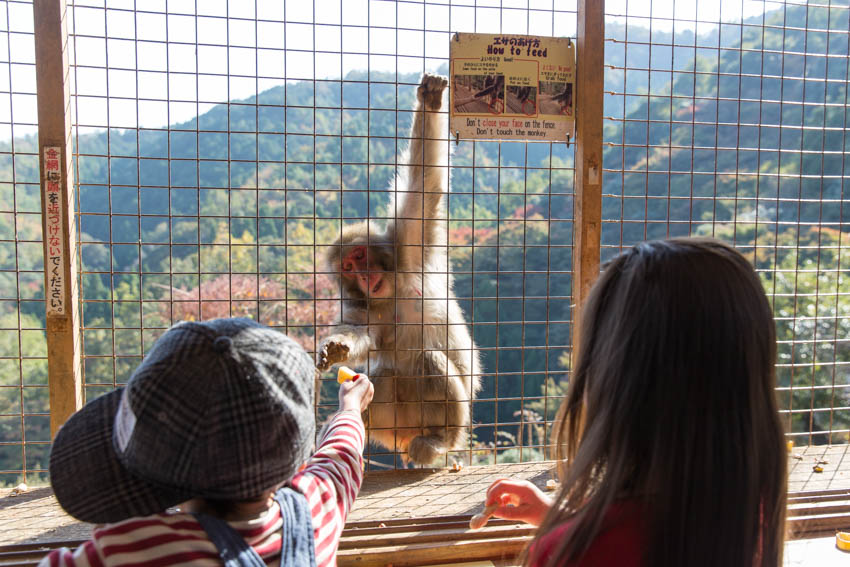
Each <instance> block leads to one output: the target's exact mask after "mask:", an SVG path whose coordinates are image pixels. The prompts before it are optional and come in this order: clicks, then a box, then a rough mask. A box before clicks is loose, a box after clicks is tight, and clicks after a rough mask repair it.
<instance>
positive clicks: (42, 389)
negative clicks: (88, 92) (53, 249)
mask: <svg viewBox="0 0 850 567" xmlns="http://www.w3.org/2000/svg"><path fill="white" fill-rule="evenodd" d="M38 171H39V170H38V138H37V112H36V88H35V49H34V39H33V14H32V4H30V3H27V2H14V1H13V2H2V3H0V486H5V485H12V486H14V485H15V484H17V483H18V482H20V480H21V479H22V478H24V477H26V478H27V479H28V480H30V481H38V480H41V481H44V480H46V470H45V469H46V468H47V455H48V451H49V448H50V445H49V443H50V415H49V407H48V403H47V397H48V396H47V343H46V340H45V335H44V328H45V323H44V271H43V270H44V265H43V260H42V257H43V254H42V242H41V238H42V236H41V233H42V230H41V199H40V191H39V173H38Z"/></svg>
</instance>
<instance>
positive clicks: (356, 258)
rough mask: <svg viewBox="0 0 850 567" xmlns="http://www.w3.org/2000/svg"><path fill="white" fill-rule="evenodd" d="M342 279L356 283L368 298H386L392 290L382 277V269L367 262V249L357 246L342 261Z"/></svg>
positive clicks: (373, 263)
mask: <svg viewBox="0 0 850 567" xmlns="http://www.w3.org/2000/svg"><path fill="white" fill-rule="evenodd" d="M342 277H344V278H346V279H349V280H354V281H356V282H357V287H358V288H360V291H362V292H363V295H366V296H368V297H388V296H389V295H390V293H391V292H392V290H391V289H390V286H389V284H388V282H387V280H386V278H385V277H384V268H383V267H382V266H380V265H379V264H378V263H376V262H372V261H370V260H369V248H368V247H366V246H357V247H355V248H352V249H351V251H349V253H348V254H347V255H346V256H345V257H344V258H343V259H342Z"/></svg>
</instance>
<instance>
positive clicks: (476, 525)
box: [469, 504, 498, 530]
mask: <svg viewBox="0 0 850 567" xmlns="http://www.w3.org/2000/svg"><path fill="white" fill-rule="evenodd" d="M496 508H498V506H497V505H495V504H490V505H489V506H485V507H484V509H483V510H482V511H481V512H479V513H477V514H475V515H474V516H472V517H471V518H470V519H469V528H470V529H473V530H479V529H481V528H483V527H484V524H486V523H487V520H489V519H490V517H491V516H492V515H493V512H495V511H496Z"/></svg>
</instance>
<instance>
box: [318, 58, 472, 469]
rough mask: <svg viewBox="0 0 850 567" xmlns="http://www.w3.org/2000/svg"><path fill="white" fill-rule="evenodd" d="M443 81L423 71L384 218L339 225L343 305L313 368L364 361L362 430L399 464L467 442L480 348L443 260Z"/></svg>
mask: <svg viewBox="0 0 850 567" xmlns="http://www.w3.org/2000/svg"><path fill="white" fill-rule="evenodd" d="M447 86H448V81H447V80H446V79H445V78H444V77H440V76H436V75H429V74H425V75H424V76H423V77H422V80H421V82H420V84H419V86H418V88H417V103H416V108H415V111H414V117H413V124H412V126H411V131H410V141H409V144H408V148H407V150H406V152H405V153H404V154H403V155H402V157H401V159H400V161H399V164H401V165H400V168H399V171H398V173H397V181H396V183H397V187H398V190H397V193H396V197H395V198H394V199H393V200H392V202H391V203H390V205H389V210H388V213H387V215H386V216H387V217H388V220H387V222H386V226H385V227H383V228H382V227H381V226H379V225H378V223H377V222H375V221H374V220H364V221H362V222H360V223H358V224H355V225H350V226H346V227H344V228H343V229H342V233H341V236H340V237H339V238H338V239H337V241H336V242H335V243H334V244H333V245H331V246H330V247H329V248H328V249H327V253H326V254H325V255H324V263H325V266H326V269H327V271H328V272H329V273H330V274H332V278H334V280H335V283H336V284H337V285H340V287H341V290H342V309H341V313H340V316H339V321H338V323H337V326H336V327H334V329H333V331H332V334H331V336H328V337H327V338H325V339H324V340H323V341H322V342H321V344H320V346H319V348H318V351H317V353H316V366H317V368H319V370H323V371H324V370H327V369H328V368H330V367H331V366H333V365H334V364H339V363H346V364H348V365H363V364H364V363H368V365H367V368H368V373H369V376H370V378H371V379H372V381H373V383H374V386H375V396H374V398H373V400H372V404H371V405H370V407H369V408H368V409H367V410H366V412H365V413H364V422H365V423H366V425H367V428H368V430H369V433H370V438H371V439H372V440H373V441H375V442H377V443H378V444H379V445H382V446H384V447H386V448H387V449H390V450H392V451H395V452H398V453H399V454H401V458H402V462H403V464H404V465H405V466H407V465H408V463H410V462H412V463H414V464H416V465H427V464H431V463H433V462H434V461H435V460H436V459H437V458H438V457H440V456H441V455H444V454H446V453H447V452H448V451H450V450H454V449H462V448H464V447H465V446H466V445H467V439H466V429H467V428H468V427H469V425H470V421H471V405H472V403H471V402H472V399H474V397H475V395H476V393H477V392H478V390H479V389H480V375H481V367H480V361H479V354H478V349H477V347H476V345H475V343H474V341H473V339H472V337H471V335H470V333H469V330H468V329H467V325H466V320H465V318H464V315H463V312H462V310H461V307H460V305H459V304H458V302H457V299H456V297H455V295H454V292H453V291H452V285H453V278H452V274H451V271H450V270H449V261H448V246H447V240H446V220H445V217H446V210H445V204H444V203H443V195H444V194H445V193H446V192H447V191H448V163H447V156H448V145H447V128H446V120H445V117H444V116H441V115H440V114H439V112H438V111H439V110H440V108H441V106H442V99H443V91H444V90H445V89H446V87H447Z"/></svg>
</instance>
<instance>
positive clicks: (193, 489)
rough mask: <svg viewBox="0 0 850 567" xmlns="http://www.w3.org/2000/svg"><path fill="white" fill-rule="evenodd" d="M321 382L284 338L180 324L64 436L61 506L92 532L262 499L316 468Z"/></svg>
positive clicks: (56, 446)
mask: <svg viewBox="0 0 850 567" xmlns="http://www.w3.org/2000/svg"><path fill="white" fill-rule="evenodd" d="M314 383H315V368H314V366H313V361H312V359H311V358H310V357H309V356H308V355H307V353H306V352H305V351H304V349H302V348H301V346H299V345H298V344H297V343H296V342H295V341H293V340H292V339H290V338H289V337H287V336H286V335H284V334H282V333H279V332H277V331H274V330H272V329H269V328H267V327H264V326H262V325H259V324H257V323H255V322H254V321H251V320H250V319H216V320H213V321H206V322H198V323H195V322H184V323H179V324H177V325H175V326H173V327H171V328H170V329H169V330H168V331H167V332H166V333H165V334H164V335H163V336H162V337H160V339H159V340H158V341H157V342H156V344H155V345H154V346H153V348H152V349H151V352H150V353H149V354H148V356H147V357H145V359H144V360H143V361H142V364H141V365H140V366H139V367H138V368H137V369H136V371H135V372H134V373H133V375H132V376H131V377H130V381H129V382H128V383H127V386H126V387H124V388H119V389H116V390H114V391H113V392H110V393H108V394H105V395H103V396H101V397H99V398H97V399H95V400H93V401H92V402H90V403H88V404H86V406H85V407H84V408H83V409H82V410H80V411H79V412H77V413H76V414H74V415H73V416H72V417H71V418H70V419H69V420H68V422H67V423H66V424H65V425H64V426H62V428H61V429H60V430H59V433H58V434H57V436H56V439H55V440H54V442H53V448H52V451H51V455H50V478H51V484H52V485H53V490H54V493H55V494H56V498H57V499H58V500H59V503H60V504H61V505H62V507H63V508H64V509H65V510H66V511H67V512H68V513H69V514H71V515H72V516H74V517H76V518H77V519H79V520H82V521H85V522H92V523H109V522H116V521H120V520H123V519H126V518H130V517H133V516H144V515H148V514H154V513H157V512H161V511H163V510H165V509H166V508H168V507H169V506H173V505H175V504H178V503H180V502H183V501H185V500H188V499H190V498H195V497H204V498H216V499H225V500H240V499H250V498H256V497H258V496H260V495H261V494H262V493H263V492H264V491H265V490H268V489H270V488H273V487H274V486H276V485H277V484H280V483H282V482H283V481H286V480H287V479H289V478H291V477H292V476H293V475H294V474H295V472H296V471H297V470H298V467H299V466H300V465H301V464H302V463H303V462H305V461H306V460H307V459H308V458H309V456H310V453H311V451H312V448H313V439H314V434H315V418H314V415H313V387H314Z"/></svg>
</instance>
